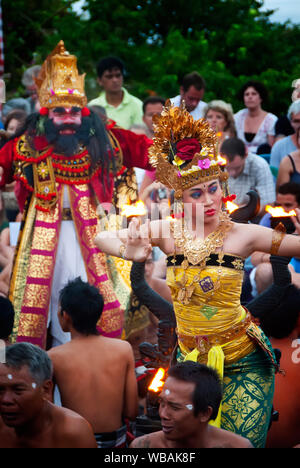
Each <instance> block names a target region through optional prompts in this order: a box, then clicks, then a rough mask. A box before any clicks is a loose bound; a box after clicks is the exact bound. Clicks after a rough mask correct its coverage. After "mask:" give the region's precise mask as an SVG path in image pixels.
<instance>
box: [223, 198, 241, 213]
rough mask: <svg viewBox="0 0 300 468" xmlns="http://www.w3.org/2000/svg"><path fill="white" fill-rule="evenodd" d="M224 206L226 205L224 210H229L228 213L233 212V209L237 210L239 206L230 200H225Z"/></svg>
mask: <svg viewBox="0 0 300 468" xmlns="http://www.w3.org/2000/svg"><path fill="white" fill-rule="evenodd" d="M225 206H226V210H227V211H228V212H229V213H233V212H234V211H235V210H237V209H238V208H239V205H236V204H235V203H233V202H231V201H227V202H226V203H225Z"/></svg>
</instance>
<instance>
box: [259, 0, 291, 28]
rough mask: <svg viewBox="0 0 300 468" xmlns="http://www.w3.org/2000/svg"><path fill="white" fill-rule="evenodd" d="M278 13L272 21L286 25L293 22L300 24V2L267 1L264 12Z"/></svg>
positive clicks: (273, 16)
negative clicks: (285, 23)
mask: <svg viewBox="0 0 300 468" xmlns="http://www.w3.org/2000/svg"><path fill="white" fill-rule="evenodd" d="M275 9H277V11H276V12H275V13H274V15H272V16H271V17H270V20H271V21H276V22H278V23H284V22H285V21H287V20H289V19H290V20H291V21H292V23H296V24H300V0H265V1H264V6H263V8H262V11H263V10H275Z"/></svg>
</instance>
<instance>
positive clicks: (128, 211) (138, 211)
mask: <svg viewBox="0 0 300 468" xmlns="http://www.w3.org/2000/svg"><path fill="white" fill-rule="evenodd" d="M146 214H147V210H146V208H145V204H144V203H143V202H142V200H138V201H137V202H136V203H133V204H132V205H130V204H128V205H123V206H122V211H121V216H126V218H131V217H134V216H145V215H146Z"/></svg>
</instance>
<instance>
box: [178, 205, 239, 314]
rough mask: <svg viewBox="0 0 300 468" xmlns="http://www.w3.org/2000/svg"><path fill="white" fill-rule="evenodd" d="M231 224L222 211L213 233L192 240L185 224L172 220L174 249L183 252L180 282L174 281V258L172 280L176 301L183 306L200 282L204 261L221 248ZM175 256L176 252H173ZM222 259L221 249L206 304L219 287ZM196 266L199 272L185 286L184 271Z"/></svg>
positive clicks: (226, 214)
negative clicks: (175, 287)
mask: <svg viewBox="0 0 300 468" xmlns="http://www.w3.org/2000/svg"><path fill="white" fill-rule="evenodd" d="M232 226H233V222H232V221H231V220H230V217H229V215H228V213H227V212H224V211H222V212H221V213H220V224H219V226H218V228H217V229H216V230H215V231H213V232H212V233H211V234H209V236H207V237H206V239H195V240H194V239H193V236H192V233H191V232H190V231H189V230H188V229H187V226H186V223H185V222H182V220H176V219H175V220H174V223H172V231H173V236H174V240H175V246H176V249H178V250H179V251H180V252H183V255H184V260H183V262H182V264H181V267H182V268H183V270H184V273H183V276H182V278H181V280H180V281H178V280H177V281H176V268H175V263H176V260H175V258H174V278H175V281H176V285H177V286H178V288H179V291H178V295H177V300H178V301H180V302H181V303H183V304H185V305H186V304H188V303H189V302H190V300H191V297H192V295H193V292H194V290H195V287H196V283H198V282H199V281H200V273H201V270H202V269H203V268H205V266H206V261H207V260H208V258H209V256H210V254H211V253H213V252H216V251H217V249H220V248H222V247H223V244H224V239H225V236H226V234H227V232H228V231H229V230H230V229H231V228H232ZM175 256H176V251H175ZM223 257H224V252H223V249H222V250H221V251H219V253H218V260H217V262H218V264H219V268H218V277H217V280H216V281H215V282H214V285H213V288H212V290H211V293H210V294H209V295H206V299H205V302H208V301H209V299H211V297H212V295H213V293H214V292H215V291H216V290H217V289H219V287H220V278H221V272H222V263H224V262H223ZM190 264H192V265H197V266H198V267H199V272H198V273H197V274H196V275H195V276H194V278H193V281H192V282H191V284H189V285H188V284H187V282H188V278H187V275H186V270H187V269H188V267H189V265H190Z"/></svg>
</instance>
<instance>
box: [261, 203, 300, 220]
mask: <svg viewBox="0 0 300 468" xmlns="http://www.w3.org/2000/svg"><path fill="white" fill-rule="evenodd" d="M266 212H267V213H270V215H271V216H272V217H273V218H283V217H284V218H285V217H289V216H296V212H295V210H291V211H289V212H287V211H285V210H284V209H283V208H282V206H271V205H267V206H266Z"/></svg>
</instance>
